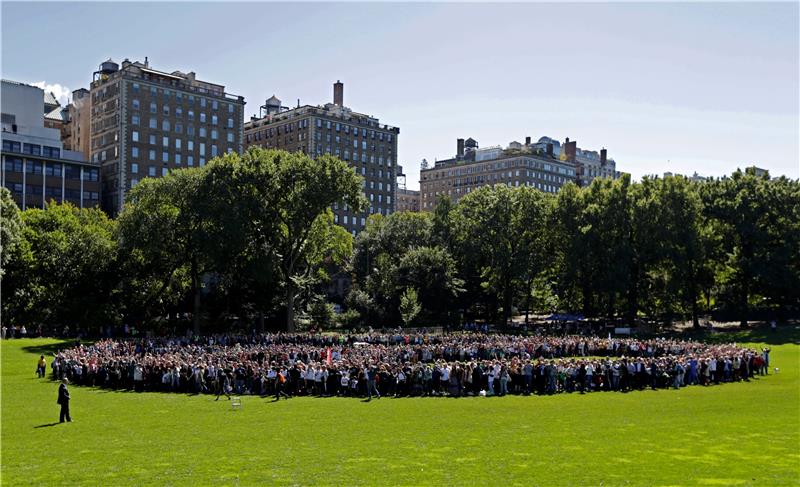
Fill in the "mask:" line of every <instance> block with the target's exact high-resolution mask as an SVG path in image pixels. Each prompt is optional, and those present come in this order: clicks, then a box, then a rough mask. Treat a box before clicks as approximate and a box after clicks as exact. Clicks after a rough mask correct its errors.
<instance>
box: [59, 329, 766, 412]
mask: <svg viewBox="0 0 800 487" xmlns="http://www.w3.org/2000/svg"><path fill="white" fill-rule="evenodd" d="M769 353H770V351H769V349H768V348H764V349H762V350H760V351H759V350H754V349H750V348H745V347H740V346H737V345H735V344H713V345H712V344H705V343H701V342H697V341H686V340H677V339H663V338H659V339H637V338H611V337H609V338H603V337H597V336H594V337H586V336H578V335H570V336H528V337H525V336H515V335H496V334H485V333H478V332H461V333H450V334H432V335H425V334H413V335H407V334H402V333H395V334H372V333H371V334H362V335H341V334H340V335H337V334H307V333H298V334H263V335H249V336H233V335H214V336H209V337H193V338H188V337H172V338H139V339H122V340H114V339H104V340H101V341H98V342H96V343H94V344H91V345H77V346H75V347H74V348H70V349H67V350H63V351H61V352H59V353H57V354H55V355H54V356H53V357H52V361H51V363H50V365H51V368H52V372H53V375H54V377H55V378H56V379H63V378H68V379H69V380H70V382H73V383H75V384H78V385H88V386H99V387H106V388H112V389H128V390H135V391H165V392H166V391H169V392H184V393H199V394H214V395H216V397H217V399H219V398H220V396H222V395H228V396H230V395H246V394H250V395H261V396H268V395H271V396H275V397H276V399H277V398H280V397H292V396H296V395H315V396H353V397H364V398H366V399H368V400H369V399H372V398H373V397H378V398H379V397H381V396H384V397H385V396H394V397H402V396H453V397H459V396H465V395H476V396H477V395H480V396H503V395H506V394H526V395H527V394H555V393H572V392H578V393H589V392H595V391H622V392H626V391H631V390H637V389H644V388H653V389H664V388H680V387H684V386H689V385H704V386H707V385H711V384H719V383H722V382H731V381H742V380H749V379H750V378H752V377H753V376H754V375H764V374H768V373H769V371H768V369H769Z"/></svg>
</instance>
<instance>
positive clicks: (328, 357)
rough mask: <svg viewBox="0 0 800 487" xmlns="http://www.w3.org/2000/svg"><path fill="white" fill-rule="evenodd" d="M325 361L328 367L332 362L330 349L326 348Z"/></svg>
mask: <svg viewBox="0 0 800 487" xmlns="http://www.w3.org/2000/svg"><path fill="white" fill-rule="evenodd" d="M325 360H326V362H328V365H330V364H331V362H332V361H333V360H332V357H331V347H328V352H327V358H326V359H325Z"/></svg>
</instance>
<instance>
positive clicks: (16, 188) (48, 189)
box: [5, 181, 100, 201]
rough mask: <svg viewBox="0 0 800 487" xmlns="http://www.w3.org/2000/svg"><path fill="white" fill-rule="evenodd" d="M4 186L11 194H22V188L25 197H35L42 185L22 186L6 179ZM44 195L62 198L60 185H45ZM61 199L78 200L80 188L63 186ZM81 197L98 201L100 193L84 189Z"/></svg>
mask: <svg viewBox="0 0 800 487" xmlns="http://www.w3.org/2000/svg"><path fill="white" fill-rule="evenodd" d="M5 187H6V188H8V190H9V191H11V192H12V193H13V194H17V195H22V193H23V188H24V190H25V191H24V192H25V195H26V197H37V196H40V195H41V194H42V187H41V186H40V185H36V184H26V185H24V186H23V184H22V183H13V182H9V181H6V184H5ZM44 197H45V198H46V199H48V200H50V199H58V200H60V199H62V195H61V186H45V187H44ZM63 199H69V200H75V201H80V199H81V190H79V189H72V188H64V195H63ZM83 199H84V200H89V201H99V200H100V193H99V192H98V191H84V192H83Z"/></svg>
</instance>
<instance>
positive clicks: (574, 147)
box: [562, 137, 578, 162]
mask: <svg viewBox="0 0 800 487" xmlns="http://www.w3.org/2000/svg"><path fill="white" fill-rule="evenodd" d="M562 151H563V154H564V156H566V158H567V160H568V161H570V162H575V157H576V156H577V152H578V143H577V142H575V141H574V140H573V141H572V142H570V141H569V137H567V140H566V141H565V142H564V148H563V149H562Z"/></svg>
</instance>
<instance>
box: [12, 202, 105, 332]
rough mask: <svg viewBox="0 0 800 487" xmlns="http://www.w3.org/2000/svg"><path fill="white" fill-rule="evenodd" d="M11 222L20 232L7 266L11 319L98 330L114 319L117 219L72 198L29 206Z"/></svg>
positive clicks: (28, 324)
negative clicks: (40, 206)
mask: <svg viewBox="0 0 800 487" xmlns="http://www.w3.org/2000/svg"><path fill="white" fill-rule="evenodd" d="M9 221H12V222H14V224H19V226H18V228H17V229H16V230H13V231H15V232H19V234H18V237H15V238H17V243H16V244H15V250H14V251H13V252H11V253H10V257H9V261H8V263H7V264H6V265H5V266H4V271H5V274H4V276H3V283H2V284H3V314H4V316H5V317H6V319H7V320H8V323H10V324H17V325H26V326H27V327H28V328H29V329H31V328H33V327H34V325H39V324H41V325H44V326H46V327H55V326H64V325H73V327H74V325H76V324H80V325H81V326H84V327H87V328H89V327H92V328H93V329H95V330H96V328H94V327H96V326H104V325H107V324H109V323H112V322H114V321H116V319H117V314H116V311H115V309H114V306H113V305H114V299H115V297H116V292H117V289H118V288H117V285H116V284H117V282H118V277H119V276H118V269H117V265H116V264H117V255H118V254H117V245H116V236H115V232H116V222H114V221H113V220H110V219H109V218H108V217H107V216H106V215H105V213H103V212H102V211H100V210H98V209H79V208H76V207H74V206H72V205H71V204H69V203H66V204H61V205H59V204H49V205H47V207H46V208H45V209H44V210H42V209H29V210H26V211H24V212H22V213H21V218H20V219H19V221H16V222H15V221H14V217H13V216H12V217H10V218H9ZM4 223H5V219H4ZM9 230H11V227H9ZM73 329H74V328H73Z"/></svg>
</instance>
